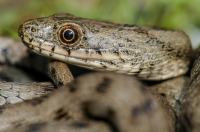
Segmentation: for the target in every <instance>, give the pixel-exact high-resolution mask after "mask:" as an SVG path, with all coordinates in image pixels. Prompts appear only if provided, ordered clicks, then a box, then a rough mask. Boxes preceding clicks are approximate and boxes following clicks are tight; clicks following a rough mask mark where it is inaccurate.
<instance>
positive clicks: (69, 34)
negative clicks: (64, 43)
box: [64, 30, 74, 40]
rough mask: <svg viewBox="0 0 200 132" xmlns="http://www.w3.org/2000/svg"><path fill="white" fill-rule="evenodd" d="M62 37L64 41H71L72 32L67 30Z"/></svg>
mask: <svg viewBox="0 0 200 132" xmlns="http://www.w3.org/2000/svg"><path fill="white" fill-rule="evenodd" d="M64 37H65V39H66V40H72V39H73V38H74V32H73V31H71V30H67V31H66V32H64Z"/></svg>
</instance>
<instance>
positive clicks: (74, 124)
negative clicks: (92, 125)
mask: <svg viewBox="0 0 200 132" xmlns="http://www.w3.org/2000/svg"><path fill="white" fill-rule="evenodd" d="M71 126H72V127H75V128H85V127H88V126H89V124H88V123H85V122H80V121H79V122H73V123H72V124H71Z"/></svg>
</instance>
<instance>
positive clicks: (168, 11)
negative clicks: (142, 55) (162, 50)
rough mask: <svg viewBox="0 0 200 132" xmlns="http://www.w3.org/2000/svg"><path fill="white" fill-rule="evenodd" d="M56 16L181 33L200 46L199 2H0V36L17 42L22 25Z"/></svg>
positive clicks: (72, 0) (38, 0)
mask: <svg viewBox="0 0 200 132" xmlns="http://www.w3.org/2000/svg"><path fill="white" fill-rule="evenodd" d="M55 13H70V14H73V15H76V16H80V17H86V18H92V19H99V20H106V21H112V22H117V23H129V24H136V25H140V26H143V25H145V26H154V27H162V28H167V29H168V28H169V29H181V30H184V31H185V32H186V33H187V34H188V35H189V36H190V38H191V41H192V43H193V44H195V45H197V44H199V42H200V16H199V15H200V0H0V36H9V37H13V38H17V39H19V38H18V35H17V30H18V27H19V25H20V24H21V23H22V22H23V21H25V20H27V19H31V18H37V17H44V16H49V15H52V14H55Z"/></svg>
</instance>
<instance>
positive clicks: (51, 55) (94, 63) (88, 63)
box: [28, 44, 105, 70]
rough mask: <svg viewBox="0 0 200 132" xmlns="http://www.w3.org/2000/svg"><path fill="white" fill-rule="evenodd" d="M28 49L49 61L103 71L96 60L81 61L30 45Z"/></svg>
mask: <svg viewBox="0 0 200 132" xmlns="http://www.w3.org/2000/svg"><path fill="white" fill-rule="evenodd" d="M28 47H30V48H31V49H32V51H33V52H35V53H38V54H40V55H42V56H45V57H48V58H51V59H55V60H59V61H63V62H65V63H69V64H74V65H76V66H80V67H84V68H88V69H99V70H101V69H105V68H103V67H102V66H101V65H100V64H99V63H100V62H99V61H98V60H89V59H81V58H75V57H71V56H67V55H62V54H58V53H55V52H51V51H48V50H45V49H43V48H41V47H38V46H33V45H30V44H28Z"/></svg>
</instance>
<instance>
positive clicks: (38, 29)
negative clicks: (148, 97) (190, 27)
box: [19, 14, 192, 80]
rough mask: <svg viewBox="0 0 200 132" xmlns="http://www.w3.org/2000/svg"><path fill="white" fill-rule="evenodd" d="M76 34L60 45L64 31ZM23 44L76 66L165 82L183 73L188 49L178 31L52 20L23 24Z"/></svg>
mask: <svg viewBox="0 0 200 132" xmlns="http://www.w3.org/2000/svg"><path fill="white" fill-rule="evenodd" d="M64 27H65V29H70V30H73V31H74V30H75V31H76V36H75V37H74V39H72V40H73V41H71V42H66V41H65V42H63V37H64V36H63V32H62V31H63V30H62V29H63V28H64ZM19 36H20V37H21V39H22V41H23V42H24V44H25V45H26V46H27V47H29V48H30V49H32V50H33V51H34V52H36V53H38V54H41V55H43V56H47V57H49V58H52V59H56V60H60V61H63V62H66V63H71V64H74V65H77V66H81V67H85V68H89V69H94V70H101V71H115V72H118V73H127V74H131V75H132V74H134V75H135V76H137V77H139V78H141V79H145V80H163V79H167V78H171V77H175V76H178V75H181V74H184V73H186V72H187V70H188V67H189V64H190V56H191V51H192V50H191V44H190V40H189V38H188V36H187V35H186V34H185V33H184V32H182V31H172V30H159V29H151V28H144V27H138V26H135V25H127V24H125V25H122V24H114V23H109V22H103V21H96V20H90V19H85V18H79V17H75V16H72V15H69V14H56V15H52V16H50V17H45V18H38V19H33V20H29V21H26V22H25V23H23V24H22V25H21V26H20V28H19Z"/></svg>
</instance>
